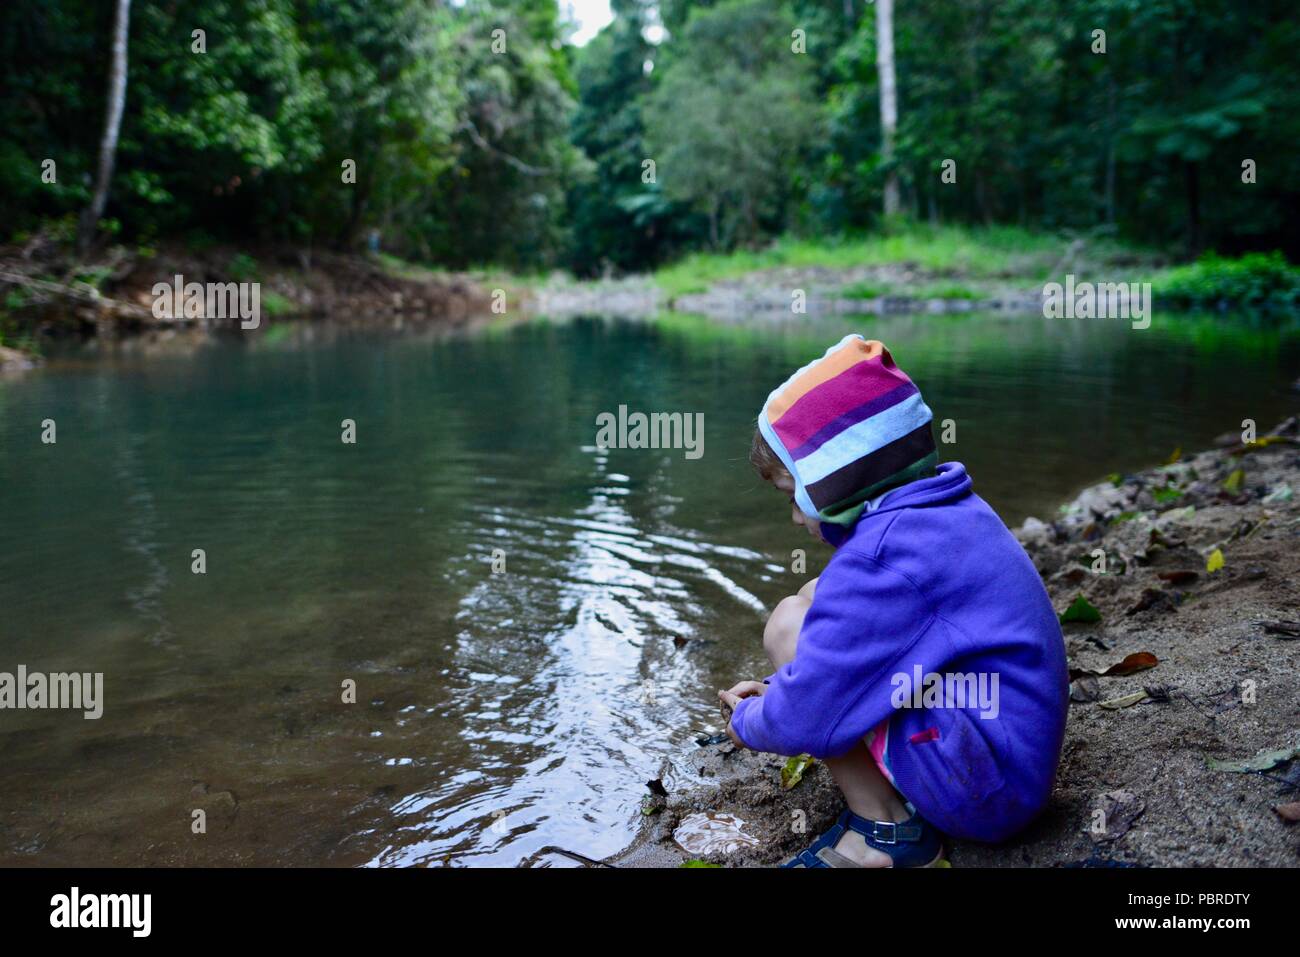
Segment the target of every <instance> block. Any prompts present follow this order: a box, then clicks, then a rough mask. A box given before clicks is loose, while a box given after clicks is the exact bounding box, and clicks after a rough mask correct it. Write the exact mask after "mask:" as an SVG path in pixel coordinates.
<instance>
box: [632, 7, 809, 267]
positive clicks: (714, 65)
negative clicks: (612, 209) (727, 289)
mask: <svg viewBox="0 0 1300 957" xmlns="http://www.w3.org/2000/svg"><path fill="white" fill-rule="evenodd" d="M791 22H792V16H791V13H790V10H789V8H788V7H786V6H784V5H779V6H773V5H772V4H771V3H769V2H766V0H724V2H722V3H719V4H718V5H717V6H716V7H712V8H709V9H696V10H693V11H692V12H691V14H690V16H689V18H688V19H687V21H686V23H685V26H684V27H683V29H682V34H681V37H680V39H679V40H678V41H677V43H676V44H675V48H674V52H673V56H672V58H671V59H670V60H669V62H668V64H667V66H666V68H665V73H664V76H663V77H662V78H661V79H660V80H659V83H658V86H657V88H656V89H655V90H654V92H653V93H652V94H651V95H650V98H649V101H648V103H647V105H646V141H647V145H648V148H649V154H650V156H651V157H652V158H653V159H654V161H655V163H656V167H657V175H658V177H659V178H660V181H661V182H662V184H663V188H664V194H665V195H666V196H667V197H668V198H669V199H670V200H675V201H677V202H680V203H683V204H685V205H687V206H688V207H689V208H691V209H693V210H695V211H697V212H699V213H700V214H702V215H703V216H705V217H706V219H707V221H708V241H709V244H710V246H712V247H713V248H715V249H717V248H731V247H732V246H734V245H736V244H738V243H739V244H749V243H753V242H755V241H756V240H758V239H760V238H761V237H763V236H764V235H771V234H773V233H779V232H781V231H782V227H783V226H784V225H785V223H786V221H787V219H788V211H789V208H790V205H791V203H792V202H793V200H794V199H795V197H796V195H797V184H796V179H795V172H796V169H797V166H798V158H799V155H800V152H801V150H802V149H803V148H804V147H805V145H806V144H807V143H808V141H809V140H810V139H811V138H812V136H813V134H814V131H815V129H816V127H817V122H818V114H817V110H816V109H815V108H814V106H813V104H812V80H813V78H812V75H811V72H810V70H809V68H808V60H807V57H806V56H800V55H795V54H793V53H792V52H791V50H790V41H789V34H790V29H789V25H790V23H791Z"/></svg>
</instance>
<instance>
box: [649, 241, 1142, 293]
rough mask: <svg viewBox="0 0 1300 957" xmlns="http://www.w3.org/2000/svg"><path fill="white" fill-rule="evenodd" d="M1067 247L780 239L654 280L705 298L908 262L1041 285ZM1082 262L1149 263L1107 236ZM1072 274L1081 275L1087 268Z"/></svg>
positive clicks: (668, 269) (710, 257)
mask: <svg viewBox="0 0 1300 957" xmlns="http://www.w3.org/2000/svg"><path fill="white" fill-rule="evenodd" d="M1071 242H1072V239H1071V238H1067V237H1063V236H1060V235H1057V234H1054V233H1044V232H1034V231H1031V230H1027V229H1022V228H1020V227H1018V226H990V227H983V228H967V227H961V226H926V225H920V224H913V225H908V226H905V227H903V228H901V229H899V230H897V231H895V232H891V233H888V234H880V235H873V236H865V237H861V238H851V239H793V238H784V239H779V240H777V241H776V242H774V243H773V244H772V245H770V246H768V247H766V248H764V249H759V250H737V251H734V252H730V253H695V254H692V255H690V256H687V257H685V258H684V259H681V260H679V261H678V262H676V263H674V264H672V265H669V266H665V267H663V268H662V269H660V270H659V271H658V272H656V273H655V274H654V279H655V282H656V283H658V285H659V286H660V288H661V289H663V290H664V292H665V293H667V295H668V296H669V297H676V296H680V295H685V294H688V293H697V292H704V291H705V290H707V289H708V288H709V287H710V286H712V285H713V284H715V283H717V282H721V281H724V280H728V279H737V278H739V277H741V276H744V275H746V274H748V273H753V272H759V271H762V270H765V269H776V268H781V267H792V268H811V267H819V268H825V269H851V268H854V267H860V266H884V265H889V264H894V263H910V264H913V265H915V266H918V267H920V268H921V269H923V270H925V271H927V272H929V273H932V274H935V275H937V276H949V277H961V278H963V279H974V280H997V279H1004V280H1005V279H1012V280H1014V279H1020V280H1025V281H1034V282H1041V281H1043V280H1044V279H1046V278H1047V277H1048V275H1049V274H1050V273H1051V272H1052V270H1053V268H1054V267H1055V266H1056V265H1057V264H1058V263H1060V262H1061V260H1062V257H1063V256H1064V255H1065V253H1066V251H1067V249H1069V247H1070V244H1071ZM1080 258H1081V259H1084V258H1086V266H1087V267H1092V266H1093V265H1094V264H1104V263H1106V262H1110V261H1113V260H1117V259H1119V260H1124V261H1133V260H1138V261H1141V260H1146V261H1148V262H1149V263H1150V264H1152V265H1153V264H1154V262H1155V257H1154V256H1153V255H1152V254H1150V253H1149V252H1146V251H1143V250H1138V249H1136V248H1133V247H1129V246H1125V245H1124V244H1122V243H1119V242H1117V241H1115V240H1113V239H1106V238H1101V239H1097V238H1093V239H1088V240H1086V241H1085V243H1084V245H1083V251H1082V255H1081V257H1080ZM1074 268H1075V269H1076V271H1079V272H1081V271H1083V269H1084V268H1085V264H1084V263H1080V264H1078V265H1076V266H1075V267H1074ZM1129 268H1133V267H1132V266H1130V267H1129ZM945 291H946V293H947V294H946V295H945ZM881 294H883V293H881ZM972 297H975V298H978V296H977V295H976V294H975V293H973V292H972V291H971V290H969V289H966V288H964V287H961V286H955V285H950V286H947V287H942V286H941V287H939V289H938V291H937V292H936V294H935V295H934V298H972ZM868 298H869V297H868Z"/></svg>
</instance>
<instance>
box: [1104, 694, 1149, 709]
mask: <svg viewBox="0 0 1300 957" xmlns="http://www.w3.org/2000/svg"><path fill="white" fill-rule="evenodd" d="M1146 696H1147V693H1146V692H1145V691H1134V692H1133V693H1132V694H1126V695H1124V696H1122V697H1119V698H1111V699H1110V700H1109V701H1102V702H1100V703H1099V705H1098V706H1099V707H1102V708H1106V709H1107V710H1108V711H1118V710H1119V709H1120V708H1131V707H1133V705H1135V704H1137V703H1138V702H1139V701H1142V700H1145V698H1146Z"/></svg>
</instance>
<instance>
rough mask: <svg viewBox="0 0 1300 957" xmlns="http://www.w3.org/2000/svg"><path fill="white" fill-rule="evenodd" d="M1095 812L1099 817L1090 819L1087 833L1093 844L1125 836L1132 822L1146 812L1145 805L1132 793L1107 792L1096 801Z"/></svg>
mask: <svg viewBox="0 0 1300 957" xmlns="http://www.w3.org/2000/svg"><path fill="white" fill-rule="evenodd" d="M1096 810H1098V811H1100V812H1101V815H1100V817H1096V816H1094V817H1093V818H1091V821H1092V826H1090V827H1089V828H1088V833H1089V835H1090V836H1091V837H1092V840H1093V842H1094V843H1101V842H1102V841H1113V840H1116V839H1117V838H1121V837H1123V836H1124V835H1125V834H1127V833H1128V831H1129V828H1131V827H1132V826H1133V822H1134V821H1136V820H1137V819H1138V818H1139V817H1141V816H1142V812H1143V811H1145V810H1146V804H1145V803H1144V802H1143V801H1142V799H1141V798H1140V797H1138V796H1137V795H1136V794H1134V793H1133V792H1132V791H1107V792H1106V793H1105V794H1103V795H1101V797H1100V798H1099V799H1098V802H1097V808H1096ZM1097 825H1101V826H1100V827H1098V826H1097Z"/></svg>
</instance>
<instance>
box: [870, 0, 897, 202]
mask: <svg viewBox="0 0 1300 957" xmlns="http://www.w3.org/2000/svg"><path fill="white" fill-rule="evenodd" d="M875 6H876V72H877V74H879V77H880V158H881V160H883V161H884V163H885V164H886V166H889V167H890V168H889V171H888V172H887V173H886V174H885V215H886V216H895V215H897V213H898V208H899V200H898V173H897V172H896V171H895V170H894V169H893V168H892V165H891V164H892V163H893V162H894V138H895V135H896V134H897V131H898V90H897V85H896V82H895V79H894V0H876V4H875Z"/></svg>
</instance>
